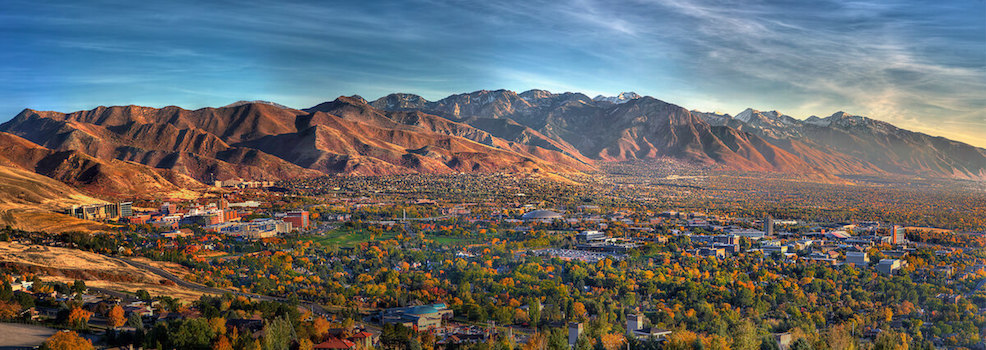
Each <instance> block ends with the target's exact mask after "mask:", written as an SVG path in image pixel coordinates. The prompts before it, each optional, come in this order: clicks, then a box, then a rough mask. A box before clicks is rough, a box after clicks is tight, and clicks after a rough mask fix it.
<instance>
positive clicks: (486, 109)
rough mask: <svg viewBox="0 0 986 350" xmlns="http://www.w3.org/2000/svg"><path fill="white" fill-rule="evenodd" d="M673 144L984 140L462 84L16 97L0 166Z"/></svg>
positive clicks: (119, 165) (274, 171)
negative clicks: (193, 101) (276, 95)
mask: <svg viewBox="0 0 986 350" xmlns="http://www.w3.org/2000/svg"><path fill="white" fill-rule="evenodd" d="M658 158H674V159H678V160H681V161H685V162H691V163H697V164H702V165H708V166H713V167H721V168H724V169H731V170H741V171H762V172H784V173H794V174H828V175H844V174H870V175H881V174H900V175H908V176H927V177H954V178H965V179H986V150H984V149H981V148H976V147H973V146H970V145H967V144H964V143H960V142H956V141H951V140H948V139H945V138H941V137H933V136H929V135H925V134H921V133H916V132H911V131H907V130H903V129H899V128H897V127H894V126H893V125H890V124H887V123H884V122H880V121H876V120H872V119H869V118H865V117H859V116H852V115H848V114H845V113H841V112H840V113H836V114H833V115H832V116H830V117H827V118H818V117H812V118H809V119H807V120H798V119H795V118H791V117H789V116H786V115H783V114H781V113H778V112H760V111H754V110H746V111H743V112H742V113H740V114H738V115H736V116H735V117H733V116H729V115H720V114H713V113H701V112H696V111H689V110H687V109H685V108H683V107H680V106H677V105H674V104H670V103H667V102H664V101H661V100H658V99H655V98H653V97H649V96H639V95H637V94H634V93H623V94H620V95H619V96H615V97H605V96H597V97H595V98H590V97H588V96H586V95H583V94H580V93H562V94H556V93H551V92H548V91H544V90H530V91H525V92H523V93H520V94H518V93H515V92H513V91H507V90H496V91H487V90H482V91H476V92H472V93H468V94H458V95H452V96H449V97H447V98H444V99H442V100H439V101H428V100H426V99H424V98H422V97H420V96H417V95H412V94H391V95H387V96H385V97H382V98H380V99H377V100H375V101H372V102H368V101H366V100H364V99H363V98H361V97H359V96H352V97H339V98H337V99H335V100H333V101H329V102H325V103H321V104H318V105H316V106H314V107H311V108H308V109H304V110H298V109H292V108H287V107H284V106H282V105H278V104H275V103H270V102H266V101H240V102H236V103H234V104H231V105H228V106H224V107H220V108H203V109H198V110H185V109H182V108H179V107H174V106H169V107H164V108H149V107H139V106H115V107H98V108H95V109H92V110H88V111H78V112H72V113H58V112H46V111H35V110H31V109H27V110H24V111H23V112H21V113H20V114H18V115H17V116H16V117H15V118H13V119H12V120H10V121H8V122H6V123H3V124H0V160H2V161H3V163H4V164H3V165H4V166H11V167H17V168H21V169H25V170H30V171H34V172H37V173H39V174H42V175H46V176H49V177H52V178H55V179H58V180H60V181H63V182H66V183H72V184H77V185H79V186H90V187H96V188H100V189H103V190H104V191H108V192H112V191H116V190H119V191H131V192H132V191H135V189H136V188H137V187H141V186H142V185H140V184H135V183H132V182H133V181H127V180H120V179H119V176H116V175H119V174H120V173H121V172H125V173H127V174H136V175H138V176H133V177H131V178H133V179H135V180H134V181H138V180H139V182H141V183H147V185H144V186H150V187H153V188H169V187H172V186H174V187H184V186H185V185H187V183H188V182H189V181H191V179H195V180H198V181H201V182H208V181H211V180H212V179H219V180H222V179H229V178H244V179H256V180H261V179H263V180H277V179H288V178H298V177H314V176H320V175H324V174H357V175H387V174H403V173H429V174H447V173H456V172H498V171H505V172H551V173H573V172H582V171H588V170H593V169H595V168H596V167H597V166H598V165H599V164H600V163H601V162H612V161H627V160H644V161H646V160H648V159H658Z"/></svg>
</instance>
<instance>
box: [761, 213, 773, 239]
mask: <svg viewBox="0 0 986 350" xmlns="http://www.w3.org/2000/svg"><path fill="white" fill-rule="evenodd" d="M763 234H764V235H767V236H773V235H774V217H773V216H770V215H767V217H765V218H764V219H763Z"/></svg>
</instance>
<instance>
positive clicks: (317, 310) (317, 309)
mask: <svg viewBox="0 0 986 350" xmlns="http://www.w3.org/2000/svg"><path fill="white" fill-rule="evenodd" d="M111 259H116V260H118V261H120V262H122V263H125V264H127V265H130V266H133V267H136V268H138V269H143V270H146V271H150V272H152V273H154V274H157V275H159V276H161V277H164V278H166V279H168V280H169V281H171V282H174V283H175V284H177V285H178V286H181V287H182V288H187V289H191V290H196V291H199V292H203V293H209V294H216V295H223V294H226V293H229V294H232V295H238V296H243V297H247V298H251V299H259V300H266V301H278V302H288V299H285V298H279V297H272V296H269V295H260V294H253V293H243V292H239V291H235V290H228V289H220V288H213V287H209V286H204V285H201V284H198V283H193V282H189V281H186V280H183V279H181V277H178V276H175V275H174V274H172V273H170V272H168V271H165V270H164V269H161V268H157V267H154V266H151V265H148V264H145V263H142V262H137V261H132V260H128V259H120V258H112V257H111ZM298 304H299V305H301V306H304V307H305V308H306V309H309V310H312V313H314V314H316V315H320V316H325V315H328V314H329V312H328V311H327V310H326V309H325V308H324V307H322V306H321V305H318V304H314V303H307V302H299V303H298Z"/></svg>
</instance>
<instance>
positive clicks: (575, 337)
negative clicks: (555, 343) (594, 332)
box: [568, 322, 582, 349]
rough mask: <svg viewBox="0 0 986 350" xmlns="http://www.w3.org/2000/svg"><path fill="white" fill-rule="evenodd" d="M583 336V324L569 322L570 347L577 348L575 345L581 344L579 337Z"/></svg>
mask: <svg viewBox="0 0 986 350" xmlns="http://www.w3.org/2000/svg"><path fill="white" fill-rule="evenodd" d="M581 335H582V323H580V322H569V323H568V346H571V347H572V348H573V349H574V348H575V344H576V343H578V342H579V336H581Z"/></svg>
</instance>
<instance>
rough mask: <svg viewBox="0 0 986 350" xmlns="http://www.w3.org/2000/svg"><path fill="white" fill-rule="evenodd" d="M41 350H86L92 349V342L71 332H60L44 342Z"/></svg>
mask: <svg viewBox="0 0 986 350" xmlns="http://www.w3.org/2000/svg"><path fill="white" fill-rule="evenodd" d="M42 348H43V349H45V350H88V349H94V348H93V346H92V342H91V341H89V340H88V339H85V338H83V337H80V336H79V334H78V333H75V332H73V331H61V332H57V333H55V334H53V335H52V336H51V337H48V339H47V340H45V342H44V345H42Z"/></svg>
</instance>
